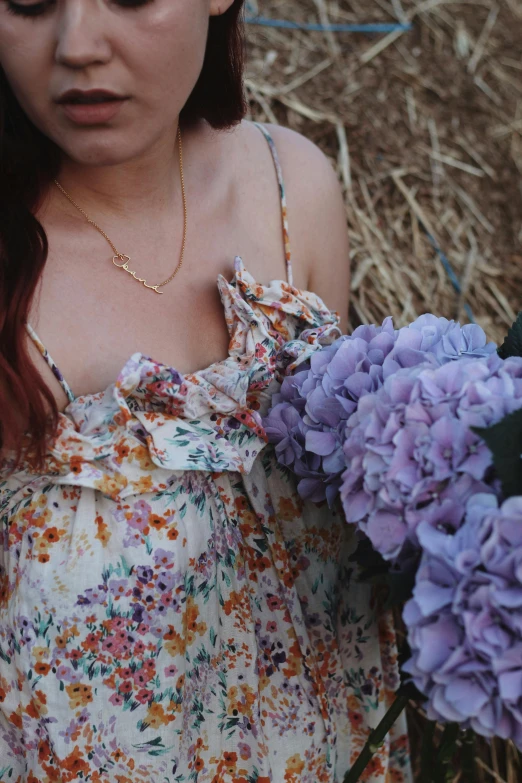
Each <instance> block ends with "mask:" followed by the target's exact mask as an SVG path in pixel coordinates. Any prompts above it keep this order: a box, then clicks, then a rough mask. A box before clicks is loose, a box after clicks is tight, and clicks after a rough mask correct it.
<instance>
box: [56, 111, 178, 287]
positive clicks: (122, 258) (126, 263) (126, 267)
mask: <svg viewBox="0 0 522 783" xmlns="http://www.w3.org/2000/svg"><path fill="white" fill-rule="evenodd" d="M178 146H179V171H180V177H181V194H182V197H183V244H182V246H181V255H180V259H179V262H178V265H177V267H176V269H175V270H174V272H173V273H172V274H171V276H170V277H169V278H168V280H165V282H164V283H158V284H157V285H147V283H146V282H145V279H144V278H142V277H136V273H135V272H132V271H131V270H130V269H129V263H130V258H129V256H126V255H125V254H124V253H119V252H118V251H117V250H116V248H115V247H114V245H113V244H112V242H111V240H110V239H109V237H108V236H107V234H106V233H105V231H103V230H102V229H101V228H100V227H99V226H98V224H97V223H95V222H94V220H91V219H90V217H89V216H88V215H87V213H86V212H84V211H83V209H82V208H81V207H79V206H78V204H77V203H76V202H75V201H73V199H72V198H71V197H70V195H69V194H68V193H67V191H66V190H65V189H64V188H62V186H61V185H60V183H59V182H58V181H57V180H54V182H55V184H56V185H58V187H59V188H60V190H61V191H62V193H63V194H64V196H66V197H67V198H68V199H69V201H70V202H71V203H72V204H74V206H75V207H76V209H78V210H80V212H81V213H82V214H83V215H85V217H86V218H87V221H88V222H89V223H90V224H91V225H93V226H94V228H95V229H97V231H99V232H100V234H103V236H104V237H105V239H106V240H107V242H108V243H109V245H110V246H111V247H112V249H113V250H114V253H115V255H114V256H113V258H112V263H113V264H114V266H117V267H118V269H124V270H125V271H126V272H128V273H129V274H130V275H132V277H134V279H135V280H137V281H138V282H139V283H143V285H144V286H145V288H151V289H152V290H153V291H156V293H157V294H162V293H163V291H158V288H160V287H161V286H164V285H167V283H170V281H171V280H172V278H173V277H174V276H175V275H177V273H178V272H179V270H180V269H181V265H182V263H183V254H184V252H185V241H186V236H187V202H186V199H185V182H184V179H183V152H182V146H181V128H180V127H179V124H178ZM116 259H119V260H120V261H122V262H123V263H121V264H120V263H117V261H116Z"/></svg>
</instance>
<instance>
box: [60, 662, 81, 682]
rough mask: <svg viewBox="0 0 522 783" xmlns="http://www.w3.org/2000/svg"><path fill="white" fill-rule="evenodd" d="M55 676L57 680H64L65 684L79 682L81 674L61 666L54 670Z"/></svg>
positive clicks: (63, 665)
mask: <svg viewBox="0 0 522 783" xmlns="http://www.w3.org/2000/svg"><path fill="white" fill-rule="evenodd" d="M56 676H57V677H58V679H59V680H65V682H80V680H81V679H82V677H83V673H82V672H81V671H75V670H74V669H71V668H69V666H66V665H65V664H61V665H60V666H58V668H57V669H56Z"/></svg>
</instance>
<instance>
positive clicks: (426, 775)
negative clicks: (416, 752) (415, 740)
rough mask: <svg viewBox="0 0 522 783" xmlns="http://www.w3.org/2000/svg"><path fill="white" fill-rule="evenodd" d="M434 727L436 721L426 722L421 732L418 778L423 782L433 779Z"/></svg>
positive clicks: (426, 782) (435, 726)
mask: <svg viewBox="0 0 522 783" xmlns="http://www.w3.org/2000/svg"><path fill="white" fill-rule="evenodd" d="M436 728H437V723H436V721H429V722H427V723H426V725H425V727H424V731H423V733H422V744H421V751H420V759H421V770H420V773H421V775H420V780H422V781H423V783H429V781H431V780H432V779H433V750H434V748H433V739H434V737H435V729H436Z"/></svg>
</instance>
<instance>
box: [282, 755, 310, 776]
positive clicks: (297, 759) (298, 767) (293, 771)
mask: <svg viewBox="0 0 522 783" xmlns="http://www.w3.org/2000/svg"><path fill="white" fill-rule="evenodd" d="M304 767H305V763H304V761H303V760H302V759H301V756H300V754H299V753H295V754H294V755H293V756H290V758H289V759H287V762H286V769H285V780H288V781H292V783H293V781H296V783H297V781H298V780H299V778H296V775H300V774H301V772H302V771H303V769H304Z"/></svg>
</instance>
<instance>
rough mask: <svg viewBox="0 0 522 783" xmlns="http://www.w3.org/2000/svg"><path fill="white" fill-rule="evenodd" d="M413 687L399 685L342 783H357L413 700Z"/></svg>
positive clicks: (409, 684)
mask: <svg viewBox="0 0 522 783" xmlns="http://www.w3.org/2000/svg"><path fill="white" fill-rule="evenodd" d="M416 692H417V691H416V689H415V686H414V685H413V684H412V683H409V682H408V683H406V684H405V685H401V687H400V688H399V690H398V691H397V694H396V696H395V700H394V702H393V704H392V705H391V707H390V708H389V710H388V711H387V713H386V715H385V716H384V717H383V719H382V720H381V722H380V723H379V725H378V726H377V727H376V728H375V729H373V730H372V731H371V732H370V735H369V737H368V739H367V740H366V744H365V746H364V748H363V749H362V751H361V753H360V754H359V756H358V757H357V759H356V761H355V764H354V765H353V766H352V767H351V769H349V770H348V772H347V773H346V775H345V776H344V781H343V783H357V781H358V780H359V778H360V776H361V775H362V773H363V772H364V770H365V769H366V767H367V766H368V764H369V763H370V761H371V760H372V758H373V756H374V755H375V753H377V751H378V750H379V748H380V747H381V745H382V744H383V742H384V739H385V737H386V735H387V734H388V732H389V731H390V729H391V727H392V726H393V724H394V723H395V721H396V720H397V718H398V717H399V715H400V714H401V712H402V711H403V710H404V708H405V707H406V705H407V704H408V702H409V700H410V699H411V698H414V696H415V694H416Z"/></svg>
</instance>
